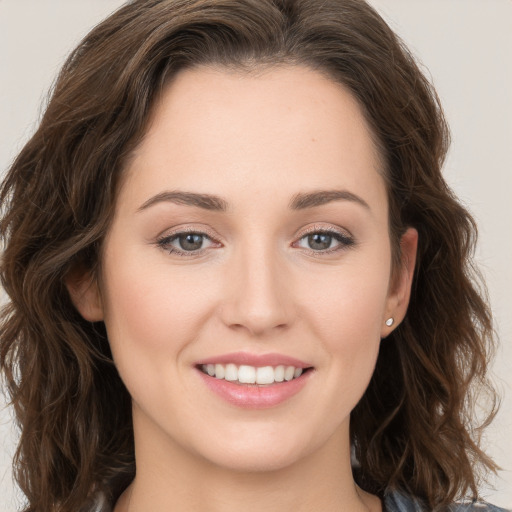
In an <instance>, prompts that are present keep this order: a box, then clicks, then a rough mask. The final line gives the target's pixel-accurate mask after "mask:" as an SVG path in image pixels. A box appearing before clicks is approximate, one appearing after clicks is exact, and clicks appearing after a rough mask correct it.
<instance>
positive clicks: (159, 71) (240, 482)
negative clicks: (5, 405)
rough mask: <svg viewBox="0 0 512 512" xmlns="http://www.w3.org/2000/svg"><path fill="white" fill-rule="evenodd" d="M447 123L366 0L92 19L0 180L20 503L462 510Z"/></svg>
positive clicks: (465, 424)
mask: <svg viewBox="0 0 512 512" xmlns="http://www.w3.org/2000/svg"><path fill="white" fill-rule="evenodd" d="M447 141H448V134H447V128H446V125H445V122H444V119H443V116H442V112H441V109H440V106H439V104H438V101H437V97H436V95H435V92H434V91H433V90H432V88H431V87H430V85H429V83H428V82H427V81H426V79H425V78H424V77H423V75H422V74H421V73H420V72H419V70H418V68H417V66H416V64H415V63H414V61H413V60H412V58H411V57H410V55H409V54H408V52H407V50H406V49H405V48H404V47H403V46H402V45H401V44H400V43H399V41H398V40H397V38H396V36H395V35H394V34H393V33H392V32H391V31H390V29H389V28H388V27H387V26H386V24H385V23H384V22H383V21H382V20H381V19H380V17H379V16H378V15H377V14H376V13H375V12H374V11H373V10H372V9H371V8H370V7H369V6H368V5H366V4H365V3H363V2H361V1H359V0H357V1H356V0H343V1H327V2H317V1H316V0H309V1H295V2H294V1H284V0H282V1H270V0H268V1H267V0H258V1H254V0H243V1H236V2H235V1H228V0H222V1H212V0H210V1H206V0H200V1H191V0H182V1H157V0H153V1H148V0H146V1H135V2H132V3H130V4H127V5H126V6H125V7H123V8H122V9H120V10H119V11H118V12H117V13H114V14H113V15H112V16H111V17H110V18H108V19H107V20H106V21H105V22H103V23H102V24H100V25H99V26H98V27H97V28H96V29H94V30H93V31H92V32H91V33H90V34H89V35H88V36H87V37H86V38H85V40H84V41H83V42H82V43H81V45H80V46H79V47H78V48H77V50H76V51H75V52H74V53H73V55H72V56H71V57H70V58H69V60H68V62H67V63H66V65H65V66H64V68H63V70H62V72H61V75H60V77H59V80H58V82H57V84H56V87H55V91H54V94H53V97H52V100H51V101H50V103H49V105H48V109H47V111H46V113H45V115H44V117H43V120H42V122H41V125H40V127H39V129H38V131H37V132H36V134H35V135H34V137H33V138H32V140H31V141H30V142H29V143H28V144H27V145H26V146H25V148H24V149H23V150H22V152H21V153H20V155H19V156H18V158H17V159H16V161H15V162H14V164H13V166H12V167H11V169H10V171H9V173H8V174H7V177H6V179H5V181H4V184H3V187H2V189H1V194H0V198H1V200H2V204H3V205H5V206H4V208H5V213H4V216H3V219H2V224H1V233H2V237H3V239H4V240H5V251H4V257H3V258H4V259H3V261H2V267H1V271H2V274H1V275H2V282H3V285H4V287H5V289H6V291H7V293H8V295H9V298H10V303H9V304H8V306H7V308H6V310H5V312H4V314H3V317H2V324H1V331H0V332H1V366H2V368H3V371H4V372H5V375H6V378H7V382H8V384H9V387H10V392H11V396H12V398H13V403H14V407H15V410H16V414H17V416H18V420H19V422H20V425H21V427H22V435H21V439H20V444H19V448H18V455H17V475H18V481H19V484H20V487H21V489H22V490H23V492H24V493H25V494H26V496H27V499H28V502H29V504H28V506H27V508H26V510H27V511H29V510H30V511H36V510H37V511H39V510H41V511H43V510H44V511H54V510H55V511H57V510H58V511H72V510H73V511H75V510H97V509H101V510H109V509H110V508H112V509H113V510H114V511H115V512H123V511H128V512H137V511H141V510H205V509H206V510H210V509H211V510H223V511H229V510H234V509H235V507H236V508H237V509H239V508H241V507H243V508H244V509H246V510H253V509H254V510H256V509H257V510H260V509H261V508H263V507H266V508H268V509H269V510H304V511H306V510H308V511H309V510H323V511H331V510H332V511H335V510H341V509H343V510H354V511H356V510H361V511H363V510H364V511H366V510H371V511H372V512H373V511H379V510H383V509H388V510H431V509H432V510H445V509H447V508H448V507H450V506H452V503H453V502H454V501H455V500H457V499H460V498H461V497H464V496H467V497H469V498H470V499H475V500H476V499H477V498H478V488H477V486H478V477H479V474H480V473H479V471H485V470H486V469H487V470H494V469H495V466H494V464H493V462H492V461H491V460H490V459H489V458H488V457H487V456H486V455H485V454H484V453H483V452H482V451H481V449H480V447H479V445H478V442H477V435H476V434H475V432H477V431H475V427H477V426H476V425H473V424H472V422H471V418H472V415H471V411H472V407H473V406H474V403H473V401H472V400H471V396H472V395H471V391H472V390H473V389H474V385H475V383H476V384H478V385H479V386H480V387H481V388H482V389H488V390H489V392H490V393H491V394H492V390H491V389H490V388H489V387H488V384H487V381H486V367H487V358H488V352H489V349H490V348H491V346H492V336H491V333H492V326H491V320H490V314H489V310H488V306H487V305H486V303H485V301H484V300H483V299H482V297H481V296H480V295H479V293H478V291H477V289H476V287H475V286H474V284H473V282H472V273H471V262H470V260H469V256H470V254H471V249H472V246H473V243H474V236H475V228H474V224H473V221H472V219H471V217H470V216H469V214H468V213H467V212H466V211H465V210H464V208H462V207H461V206H460V204H459V203H458V202H457V201H456V199H455V198H454V197H453V195H452V193H451V192H450V190H449V189H448V187H447V186H446V184H445V182H444V181H443V179H442V177H441V174H440V167H441V164H442V161H443V158H444V156H445V153H446V149H447ZM490 416H492V411H491V413H490ZM490 416H489V417H490ZM474 506H481V505H480V504H478V505H474ZM468 507H469V509H471V507H472V506H470V505H468Z"/></svg>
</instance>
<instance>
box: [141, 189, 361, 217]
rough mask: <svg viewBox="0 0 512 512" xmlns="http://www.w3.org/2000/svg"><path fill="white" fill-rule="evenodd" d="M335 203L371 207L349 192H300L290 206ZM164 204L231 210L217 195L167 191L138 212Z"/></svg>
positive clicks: (302, 206)
mask: <svg viewBox="0 0 512 512" xmlns="http://www.w3.org/2000/svg"><path fill="white" fill-rule="evenodd" d="M333 201H350V202H354V203H357V204H359V205H361V206H363V207H364V208H366V209H368V210H370V206H369V205H368V203H367V202H366V201H365V200H364V199H363V198H361V197H359V196H358V195H356V194H353V193H352V192H349V191H348V190H317V191H314V192H300V193H298V194H295V195H294V196H293V197H292V199H291V201H290V204H289V205H288V206H289V208H290V209H291V210H305V209H307V208H314V207H316V206H322V205H324V204H327V203H331V202H333ZM162 202H170V203H175V204H182V205H185V206H195V207H197V208H202V209H204V210H213V211H220V212H226V211H227V210H228V208H229V203H228V202H227V201H226V200H225V199H222V198H221V197H219V196H216V195H212V194H198V193H195V192H182V191H166V192H161V193H160V194H157V195H155V196H153V197H151V198H149V199H148V200H147V201H146V202H145V203H144V204H143V205H142V206H141V207H140V208H139V209H138V211H142V210H146V209H147V208H149V207H151V206H153V205H155V204H158V203H162Z"/></svg>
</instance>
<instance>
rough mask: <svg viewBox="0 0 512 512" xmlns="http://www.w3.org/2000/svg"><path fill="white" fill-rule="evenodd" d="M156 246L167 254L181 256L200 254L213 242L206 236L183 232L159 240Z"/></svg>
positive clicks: (194, 232)
mask: <svg viewBox="0 0 512 512" xmlns="http://www.w3.org/2000/svg"><path fill="white" fill-rule="evenodd" d="M157 245H158V246H159V247H161V248H162V249H165V250H166V251H167V252H169V253H176V254H179V255H183V256H188V255H194V254H198V253H201V252H202V250H204V249H206V248H207V247H212V246H214V245H215V242H214V241H213V240H212V239H211V238H210V237H209V236H208V235H207V234H206V233H201V232H199V231H183V232H179V233H174V234H172V235H169V236H165V237H163V238H160V239H159V240H158V241H157Z"/></svg>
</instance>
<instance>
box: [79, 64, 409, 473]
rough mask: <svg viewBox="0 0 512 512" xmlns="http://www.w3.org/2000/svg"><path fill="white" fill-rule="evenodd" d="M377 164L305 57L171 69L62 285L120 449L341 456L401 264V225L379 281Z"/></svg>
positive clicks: (383, 206) (283, 459) (381, 213)
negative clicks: (78, 267) (108, 397)
mask: <svg viewBox="0 0 512 512" xmlns="http://www.w3.org/2000/svg"><path fill="white" fill-rule="evenodd" d="M381 165H382V164H381V162H380V160H379V155H378V154H377V152H376V149H375V147H374V144H373V142H372V138H371V135H370V132H369V129H368V126H367V123H366V122H365V119H364V118H363V115H362V112H361V109H360V108H359V106H358V104H357V103H356V101H355V100H354V99H353V97H352V96H351V95H350V94H349V93H348V92H347V91H346V90H345V89H344V88H342V87H341V86H340V85H337V84H335V83H333V82H331V81H329V80H327V79H326V78H324V77H322V76H321V75H320V74H318V73H316V72H314V71H311V70H309V69H307V68H303V67H278V68H273V69H271V70H268V71H266V72H264V73H260V74H252V75H243V74H238V73H235V72H227V71H224V70H220V69H219V70H215V69H211V68H210V69H206V68H197V69H193V70H187V71H183V72H181V73H180V74H179V75H178V76H177V77H176V78H175V80H174V81H173V82H172V84H171V85H170V86H169V87H168V88H167V90H166V91H165V94H163V96H162V97H161V99H160V101H159V103H158V105H157V107H156V110H155V113H154V115H153V117H152V120H151V123H150V125H149V128H148V131H147V134H146V136H145V138H144V139H143V141H142V143H141V144H140V146H139V147H138V148H137V150H136V151H135V153H134V156H133V159H132V160H131V162H130V165H129V167H128V168H127V169H126V175H125V177H124V181H123V185H122V187H121V189H120V191H119V196H118V202H117V209H116V212H115V216H114V219H113V223H112V226H111V229H110V232H109V234H108V237H107V239H106V241H105V246H104V254H103V262H102V263H103V264H102V276H101V289H100V290H99V291H98V290H96V289H95V288H94V287H91V288H89V289H87V290H86V291H84V292H83V294H82V295H81V296H80V298H78V299H77V298H76V294H75V303H76V304H77V306H78V308H79V309H80V310H81V312H82V314H83V315H84V316H85V317H86V318H88V319H90V320H100V319H103V320H104V322H105V324H106V328H107V331H108V336H109V340H110V344H111V347H112V352H113V356H114V360H115V363H116V366H117V368H118V370H119V373H120V375H121V378H122V379H123V381H124V383H125V384H126V387H127V388H128V390H129V392H130V394H131V396H132V398H133V413H134V429H135V436H136V443H137V449H138V450H139V449H141V447H142V446H143V447H145V448H144V449H146V450H149V452H153V454H154V455H155V456H157V455H158V454H159V451H160V450H162V446H167V447H168V448H169V449H170V450H171V451H174V452H175V453H180V454H182V455H184V456H186V457H188V456H190V457H193V458H199V459H200V460H205V461H208V462H209V463H213V464H215V465H219V466H222V467H226V468H236V469H256V470H265V469H277V468H280V467H285V466H287V465H290V464H292V463H294V462H296V461H298V460H300V459H303V458H304V457H307V456H313V454H315V453H320V452H322V450H323V452H326V448H327V447H329V445H330V443H333V442H335V443H336V444H337V446H338V447H340V446H342V447H343V449H344V450H348V425H349V417H350V412H351V411H352V409H353V408H354V406H355V405H356V404H357V402H358V401H359V399H360V398H361V396H362V395H363V393H364V391H365V389H366V387H367V385H368V382H369V380H370V378H371V375H372V372H373V370H374V365H375V361H376V358H377V354H378V351H379V345H380V342H381V338H382V337H385V336H386V335H387V334H389V332H390V331H391V329H392V328H390V327H387V326H386V324H385V321H386V320H387V319H388V318H389V317H394V318H395V325H396V322H397V321H400V320H401V319H402V317H403V315H404V314H405V308H406V306H407V300H408V290H409V286H410V272H412V266H413V265H414V251H415V232H413V230H409V231H408V232H407V234H406V235H405V236H404V243H403V246H404V248H405V249H404V250H405V252H406V257H408V258H409V260H410V262H412V264H411V265H409V270H407V269H405V267H404V269H403V270H402V271H401V272H400V273H398V278H397V279H396V280H395V281H394V282H392V280H391V248H390V239H389V232H388V203H387V198H386V189H385V185H384V181H383V179H382V177H381V174H380V173H381ZM72 293H73V292H72ZM208 364H209V365H210V366H207V365H208ZM240 366H242V368H239V367H240ZM280 367H284V368H280ZM288 367H292V369H289V368H288ZM296 368H300V369H302V372H303V373H302V375H300V376H299V377H297V375H298V374H299V373H300V371H296V372H295V369H296ZM283 370H284V375H283ZM208 371H210V374H212V375H208V374H207V372H208ZM214 372H215V373H214ZM292 374H295V377H294V378H293V379H292V380H289V381H288V380H287V379H288V378H290V377H291V375H292ZM255 378H257V379H258V380H257V382H256V383H251V382H253V380H254V379H255ZM283 379H284V381H283V382H279V381H280V380H283ZM240 381H242V382H240ZM247 381H248V382H249V383H246V382H247ZM329 453H332V451H330V452H329Z"/></svg>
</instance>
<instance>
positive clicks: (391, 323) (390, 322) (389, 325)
mask: <svg viewBox="0 0 512 512" xmlns="http://www.w3.org/2000/svg"><path fill="white" fill-rule="evenodd" d="M394 322H395V320H394V319H393V318H388V319H387V320H386V325H387V326H388V327H391V326H392V325H393V323H394Z"/></svg>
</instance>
